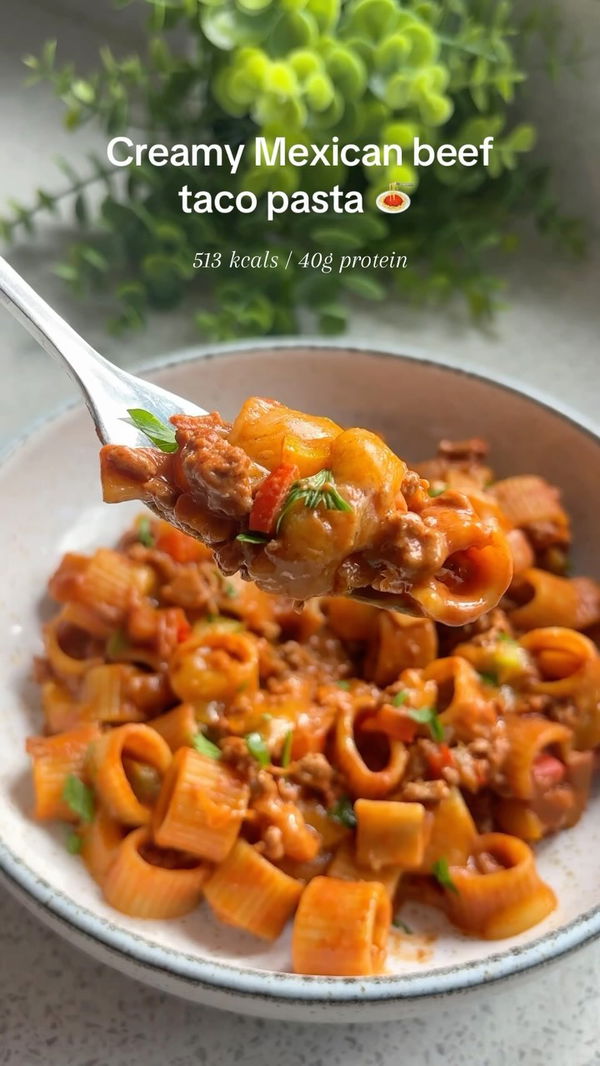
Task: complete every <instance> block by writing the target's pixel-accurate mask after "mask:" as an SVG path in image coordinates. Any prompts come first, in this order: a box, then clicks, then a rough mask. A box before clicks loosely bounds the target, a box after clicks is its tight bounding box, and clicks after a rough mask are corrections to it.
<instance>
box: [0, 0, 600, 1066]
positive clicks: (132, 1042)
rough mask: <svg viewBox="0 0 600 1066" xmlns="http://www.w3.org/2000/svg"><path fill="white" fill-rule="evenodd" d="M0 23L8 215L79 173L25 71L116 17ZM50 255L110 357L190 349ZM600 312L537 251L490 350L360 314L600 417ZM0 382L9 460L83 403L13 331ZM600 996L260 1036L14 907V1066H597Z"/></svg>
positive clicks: (359, 318)
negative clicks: (120, 329)
mask: <svg viewBox="0 0 600 1066" xmlns="http://www.w3.org/2000/svg"><path fill="white" fill-rule="evenodd" d="M564 2H565V7H567V0H564ZM0 9H1V18H2V21H1V23H0V25H1V30H0V204H1V203H2V202H3V201H4V200H5V198H6V197H7V196H16V197H19V198H22V197H26V196H27V195H28V194H30V193H32V192H33V190H34V189H35V188H36V187H37V186H38V185H40V184H43V185H45V186H51V185H54V186H55V187H60V181H61V178H60V174H59V172H58V171H57V170H56V169H55V168H54V167H53V166H52V164H51V159H52V157H53V156H54V155H55V154H56V153H58V152H65V151H68V152H69V153H70V157H71V158H73V153H74V151H75V149H74V146H73V145H72V143H70V142H69V138H68V137H67V135H66V134H64V133H63V132H62V131H61V129H60V125H59V118H58V114H59V112H58V108H57V106H56V105H55V104H54V102H53V101H51V100H50V99H49V98H48V96H47V94H46V93H45V91H44V90H43V89H36V90H32V91H30V92H29V93H25V92H24V91H23V89H22V87H21V78H22V69H21V67H20V62H19V57H20V55H21V54H22V53H23V52H26V51H34V50H35V49H36V47H37V45H38V44H39V43H40V42H41V41H43V40H44V39H45V38H46V37H48V36H57V37H58V38H59V39H60V41H61V46H62V47H63V49H64V54H69V53H70V54H73V55H77V56H79V57H81V59H82V61H83V62H86V61H87V59H88V58H89V57H90V56H92V55H93V52H94V47H95V45H96V44H97V42H98V40H99V39H100V40H102V39H103V38H105V37H106V36H107V35H109V34H111V33H113V32H114V28H111V24H110V22H111V20H110V18H109V16H108V14H107V10H106V3H105V2H104V0H102V2H98V3H96V4H94V5H92V4H91V2H90V0H77V2H75V0H68V2H67V0H63V3H62V4H61V3H60V2H59V0H56V2H55V3H53V2H51V0H47V2H45V3H43V2H35V0H0ZM60 10H62V11H63V14H62V15H61V14H59V11H60ZM568 11H569V18H570V20H571V22H572V24H573V25H575V26H579V27H580V29H581V31H582V36H583V38H584V42H585V46H586V47H585V50H584V51H585V55H586V60H585V64H584V67H583V69H582V72H581V76H580V77H579V78H574V77H573V78H571V77H567V78H566V79H565V80H563V81H562V82H561V83H560V84H559V86H558V87H555V88H553V89H552V90H550V91H548V90H547V89H543V88H542V87H541V86H540V84H537V83H536V86H535V93H536V95H535V98H534V100H533V103H532V107H533V109H534V111H535V112H536V113H537V114H538V115H539V116H540V118H541V121H542V126H543V135H542V142H541V143H542V145H543V146H544V149H545V150H547V151H548V152H549V153H550V154H554V156H555V158H556V162H557V164H558V167H559V170H560V173H561V184H562V187H563V188H567V189H568V190H569V194H570V197H572V199H573V201H574V203H575V208H576V209H579V210H580V211H582V213H584V214H586V215H587V216H588V218H590V221H592V220H593V219H594V218H595V217H597V207H598V162H599V159H600V122H599V121H598V117H599V116H600V95H599V92H600V88H599V83H598V79H597V70H598V47H599V42H600V5H598V4H597V3H594V2H593V0H569V2H568ZM119 25H120V23H119ZM113 27H114V23H113ZM78 144H79V149H78V150H79V151H81V152H83V150H84V148H85V147H88V146H92V145H93V144H94V138H93V136H92V135H91V134H86V135H85V137H81V138H78ZM52 243H53V238H52V235H51V233H48V236H47V238H46V246H47V247H46V251H45V252H44V253H40V252H38V251H36V252H34V251H32V250H31V249H27V248H24V249H21V250H20V251H19V252H18V254H15V255H14V262H15V264H16V265H18V266H19V267H21V268H22V269H23V271H26V272H27V274H28V276H29V277H30V278H31V279H32V281H33V282H34V283H35V284H37V285H38V286H39V288H40V289H41V290H42V292H44V294H46V295H47V296H48V297H49V298H51V299H52V300H54V301H55V302H56V304H57V306H58V307H59V308H60V309H61V310H63V312H64V313H65V314H67V315H68V316H69V317H70V319H71V320H72V321H73V323H74V324H75V325H77V326H79V328H80V329H81V330H82V331H85V333H86V335H87V336H88V337H89V338H90V339H91V340H92V341H93V342H94V343H96V344H97V345H98V346H99V347H101V348H102V349H103V350H104V351H105V352H106V353H107V354H109V355H112V356H113V357H114V358H116V359H118V360H119V361H120V362H122V363H124V364H127V365H132V366H134V365H136V364H139V363H140V362H142V361H144V360H147V359H149V358H153V357H155V356H157V355H158V354H159V353H160V352H162V351H166V350H169V349H173V348H175V347H178V346H181V345H182V344H188V343H190V342H191V341H192V340H193V339H194V336H193V333H192V331H191V329H190V327H189V325H188V324H186V323H185V322H183V321H178V320H177V319H175V320H174V319H171V318H169V317H166V318H157V319H156V320H154V321H153V322H152V325H151V328H150V329H149V330H148V331H147V332H146V333H144V334H141V335H137V336H134V337H130V338H127V339H124V340H119V341H118V342H116V341H115V340H114V339H111V338H107V337H106V336H105V334H104V331H103V326H102V322H103V318H102V309H101V308H96V309H90V308H89V307H88V308H82V307H81V306H77V305H75V304H73V303H72V301H71V300H70V299H69V297H68V295H67V294H66V293H65V291H64V290H63V289H62V288H61V285H60V283H58V282H57V281H55V280H54V279H53V278H52V277H51V275H50V274H49V272H48V263H49V262H50V261H51V259H52V252H53V249H52ZM599 297H600V263H599V261H598V258H597V256H594V255H592V256H591V258H590V259H589V260H588V261H587V262H586V263H583V264H578V265H573V264H571V263H569V262H568V261H567V259H566V257H565V255H564V253H563V252H562V251H560V250H558V251H552V250H550V249H548V248H547V247H546V246H541V245H540V244H539V243H538V242H537V241H533V240H532V241H531V242H529V244H528V247H527V248H526V249H525V250H524V252H523V254H522V255H521V256H520V257H519V258H518V259H517V260H516V261H515V263H514V265H513V267H512V268H511V274H510V283H509V286H508V290H507V300H508V302H509V307H508V310H507V311H506V312H504V313H503V314H502V315H501V317H500V318H499V319H498V321H497V323H496V326H495V331H494V334H493V335H490V336H483V335H482V334H481V333H479V332H477V331H475V330H473V329H472V328H470V327H469V326H468V325H467V324H465V323H464V321H462V320H461V319H460V318H458V317H456V318H447V317H441V316H440V315H437V314H433V313H417V312H414V311H407V310H406V309H404V308H401V307H387V308H386V309H385V310H383V311H382V310H380V309H378V310H377V311H376V312H375V313H374V312H373V310H372V308H366V307H365V308H360V309H358V310H357V311H356V313H355V315H354V320H353V331H352V332H353V335H354V337H356V338H359V337H360V338H369V339H370V340H371V341H376V343H377V345H379V346H385V344H386V343H389V342H392V343H393V344H394V345H398V344H402V343H403V342H406V343H409V344H412V345H415V344H416V345H419V346H420V347H422V348H426V349H428V350H429V351H430V352H431V354H432V355H434V356H437V357H440V358H441V357H443V354H444V353H448V354H449V355H450V356H451V357H452V358H453V359H457V358H461V359H462V360H463V362H464V363H465V364H466V365H478V366H480V367H482V368H484V369H486V368H487V369H488V370H489V371H491V372H492V373H493V372H494V371H497V372H500V373H503V374H510V375H512V376H513V377H516V378H517V379H520V380H522V381H524V382H532V383H535V384H537V385H538V386H541V387H543V388H545V389H546V390H547V391H548V392H550V393H551V394H553V395H555V396H557V397H560V398H561V400H562V401H563V402H564V401H566V402H568V403H570V404H572V405H573V406H574V407H576V408H577V409H579V410H580V411H581V412H582V413H584V414H586V415H587V416H590V417H597V406H598V384H599V378H600V373H599V369H598V355H599V351H598V334H599V327H600V309H599V302H600V301H599ZM0 375H1V377H0V380H1V382H2V388H1V389H0V445H1V444H2V443H3V442H5V441H6V440H7V439H8V438H10V436H11V435H12V434H13V433H15V432H16V431H17V430H18V429H19V427H21V426H22V425H23V423H24V422H25V423H26V422H28V421H31V420H32V419H33V418H35V417H37V416H38V415H39V414H41V413H42V412H44V411H47V410H50V409H52V408H53V407H55V406H57V405H58V404H59V403H62V402H63V401H64V400H65V399H66V398H67V397H69V396H70V395H72V390H71V389H70V386H69V385H68V383H67V381H66V379H65V378H64V377H63V375H62V374H61V373H60V371H59V370H58V369H57V368H55V367H54V366H53V365H52V364H51V363H50V361H49V360H48V358H47V357H46V356H45V355H44V354H43V353H42V352H40V351H38V350H37V349H36V348H35V346H34V345H33V342H31V341H30V340H29V338H28V337H27V335H26V334H24V333H23V332H22V331H21V330H20V329H19V327H18V326H17V325H15V324H13V323H12V322H11V321H8V320H3V322H2V332H1V334H0ZM599 987H600V945H592V946H590V947H588V948H586V949H584V950H582V951H581V952H579V953H577V954H576V955H574V956H572V957H570V958H568V959H565V960H563V961H562V962H561V964H560V965H558V966H554V967H551V968H549V969H545V970H542V971H540V972H538V973H537V974H536V975H535V978H534V980H532V981H530V982H529V983H528V984H527V985H517V986H515V987H514V988H512V987H511V986H503V987H494V988H490V989H487V990H485V989H484V990H482V991H480V992H478V993H477V994H476V995H470V996H466V997H463V998H460V999H456V1000H452V1001H449V1002H448V1003H447V1005H445V1006H444V1005H441V1006H439V1007H438V1008H436V1010H435V1011H434V1012H433V1013H432V1015H431V1019H430V1020H428V1019H427V1018H426V1017H425V1016H424V1015H423V1016H421V1017H418V1018H415V1019H412V1020H409V1021H406V1022H403V1023H398V1024H394V1023H388V1024H385V1025H378V1026H376V1027H375V1026H367V1027H365V1026H359V1025H357V1026H344V1027H343V1028H336V1027H329V1026H324V1027H311V1028H309V1027H305V1026H302V1025H298V1024H290V1023H272V1022H261V1021H257V1020H251V1019H245V1018H241V1017H234V1016H229V1015H224V1014H220V1013H218V1012H215V1011H212V1010H208V1009H202V1008H198V1007H194V1006H191V1005H188V1004H185V1003H183V1002H180V1001H178V1000H175V999H171V998H169V997H166V996H161V995H159V994H158V993H156V992H154V991H151V990H148V989H145V988H144V987H142V986H141V985H138V984H137V983H135V982H133V981H131V980H129V979H126V978H124V977H121V976H120V975H118V974H116V973H114V972H113V971H111V970H108V969H105V968H103V967H101V966H99V965H98V964H96V963H92V962H91V961H89V960H88V959H86V958H85V957H83V956H82V955H80V954H79V953H77V952H76V951H74V950H73V949H72V948H70V947H68V946H66V945H65V944H64V943H62V942H61V941H60V940H58V938H57V937H56V936H55V935H54V934H51V933H49V932H47V931H46V930H45V929H43V928H42V927H41V926H39V925H38V923H37V922H36V921H35V920H33V919H32V918H31V917H30V916H29V915H28V914H27V913H26V912H25V911H24V910H23V909H22V908H21V907H20V906H19V905H18V904H16V903H15V902H14V901H13V900H12V899H10V898H2V899H0V1066H1V1064H5V1063H10V1064H16V1066H30V1064H31V1066H33V1064H35V1063H42V1064H43V1066H105V1064H108V1063H110V1064H111V1066H138V1064H140V1066H141V1064H143V1066H155V1064H156V1066H159V1064H160V1066H163V1064H164V1063H168V1064H169V1066H196V1064H198V1063H207V1064H209V1063H210V1064H211V1066H213V1064H215V1066H217V1064H218V1066H229V1064H230V1063H231V1064H233V1063H237V1062H239V1063H243V1064H245V1066H255V1064H256V1066H258V1064H262V1063H264V1062H269V1061H277V1062H278V1064H279V1066H305V1064H310V1066H319V1064H320V1063H327V1066H337V1064H338V1063H339V1064H344V1066H359V1064H360V1066H392V1064H395V1063H396V1062H398V1061H404V1062H415V1063H419V1064H421V1063H422V1064H431V1066H437V1064H438V1063H439V1064H442V1063H443V1064H444V1066H458V1064H463V1063H465V1062H467V1063H469V1064H473V1066H488V1064H489V1066H504V1064H506V1066H509V1064H510V1066H512V1064H513V1063H519V1062H523V1063H525V1064H527V1066H529V1064H532V1066H535V1064H537V1063H540V1064H542V1063H544V1064H547V1066H591V1064H592V1063H598V1062H600V1051H599V1047H600V1021H599V1017H600V992H599Z"/></svg>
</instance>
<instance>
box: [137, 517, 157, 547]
mask: <svg viewBox="0 0 600 1066" xmlns="http://www.w3.org/2000/svg"><path fill="white" fill-rule="evenodd" d="M137 539H138V540H139V542H140V544H143V545H144V547H145V548H153V547H154V543H155V541H154V536H153V535H152V526H151V525H150V519H149V518H140V520H139V522H138V527H137Z"/></svg>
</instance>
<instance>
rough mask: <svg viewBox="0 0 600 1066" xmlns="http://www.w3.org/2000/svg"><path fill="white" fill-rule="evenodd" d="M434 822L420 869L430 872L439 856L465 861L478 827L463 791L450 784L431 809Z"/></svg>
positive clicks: (450, 860) (454, 861)
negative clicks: (443, 795) (445, 793)
mask: <svg viewBox="0 0 600 1066" xmlns="http://www.w3.org/2000/svg"><path fill="white" fill-rule="evenodd" d="M432 814H433V825H432V827H431V836H430V838H429V843H428V844H427V847H426V848H425V855H424V857H423V865H422V867H421V870H420V871H419V872H420V873H426V874H428V873H431V868H432V866H433V864H434V863H435V862H438V861H439V860H440V859H446V861H447V862H448V863H450V864H454V863H456V864H457V865H464V863H466V861H467V859H468V857H469V855H470V854H471V852H472V851H473V848H474V846H475V841H476V840H477V829H476V826H475V822H474V821H473V818H472V817H471V813H470V811H469V808H468V807H467V805H466V803H465V801H464V799H463V797H462V793H461V792H460V790H459V789H458V788H451V789H450V791H449V793H448V795H447V796H445V797H444V798H443V799H442V800H440V802H439V803H437V804H436V806H435V807H434V809H433V812H432Z"/></svg>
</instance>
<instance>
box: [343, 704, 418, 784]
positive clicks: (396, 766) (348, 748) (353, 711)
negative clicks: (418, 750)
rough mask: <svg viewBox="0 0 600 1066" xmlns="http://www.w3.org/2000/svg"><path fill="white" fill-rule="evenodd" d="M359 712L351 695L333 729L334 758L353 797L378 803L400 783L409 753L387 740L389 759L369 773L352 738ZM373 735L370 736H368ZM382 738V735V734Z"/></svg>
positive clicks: (402, 746)
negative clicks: (379, 767) (375, 800)
mask: <svg viewBox="0 0 600 1066" xmlns="http://www.w3.org/2000/svg"><path fill="white" fill-rule="evenodd" d="M360 711H361V708H360V706H357V705H356V704H355V703H354V701H353V699H352V694H351V693H348V698H347V699H345V700H343V702H342V706H341V709H340V712H339V714H338V718H337V722H336V728H335V741H334V743H335V755H336V761H337V764H338V766H339V767H340V769H341V770H342V772H343V773H344V774H345V775H346V778H347V781H348V785H349V787H350V791H351V792H352V793H353V795H355V796H364V797H366V798H368V799H381V798H382V797H383V796H387V795H388V794H389V793H390V792H391V791H392V789H393V788H396V786H397V785H398V784H399V783H400V781H401V779H402V775H403V774H404V771H405V769H406V763H407V760H408V753H407V750H406V747H405V746H404V744H403V743H402V742H401V741H400V740H393V739H389V738H387V739H388V743H389V758H388V762H387V765H386V766H384V767H383V768H382V769H381V770H371V769H370V768H369V767H368V766H367V764H366V762H365V760H364V759H363V757H362V755H361V754H360V752H359V750H358V747H357V744H356V738H355V735H354V731H355V723H356V719H357V716H358V715H359V714H360ZM371 735H372V734H371ZM382 736H385V734H382Z"/></svg>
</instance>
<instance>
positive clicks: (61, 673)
mask: <svg viewBox="0 0 600 1066" xmlns="http://www.w3.org/2000/svg"><path fill="white" fill-rule="evenodd" d="M63 627H64V621H63V617H62V611H61V613H60V614H57V615H56V618H53V619H52V621H51V622H48V623H47V624H46V625H45V626H44V647H45V649H46V655H47V657H48V662H49V663H50V666H51V667H52V672H53V673H54V674H55V675H56V677H59V678H61V679H63V680H65V681H73V682H74V681H77V680H79V679H80V678H81V677H83V676H84V674H86V673H87V671H88V670H89V669H90V667H92V666H99V665H100V664H101V663H102V659H100V658H99V657H98V656H92V657H91V658H87V659H85V658H81V659H78V658H76V657H75V656H74V655H69V654H68V652H66V651H64V649H63V648H62V646H61V642H60V636H61V629H63Z"/></svg>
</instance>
